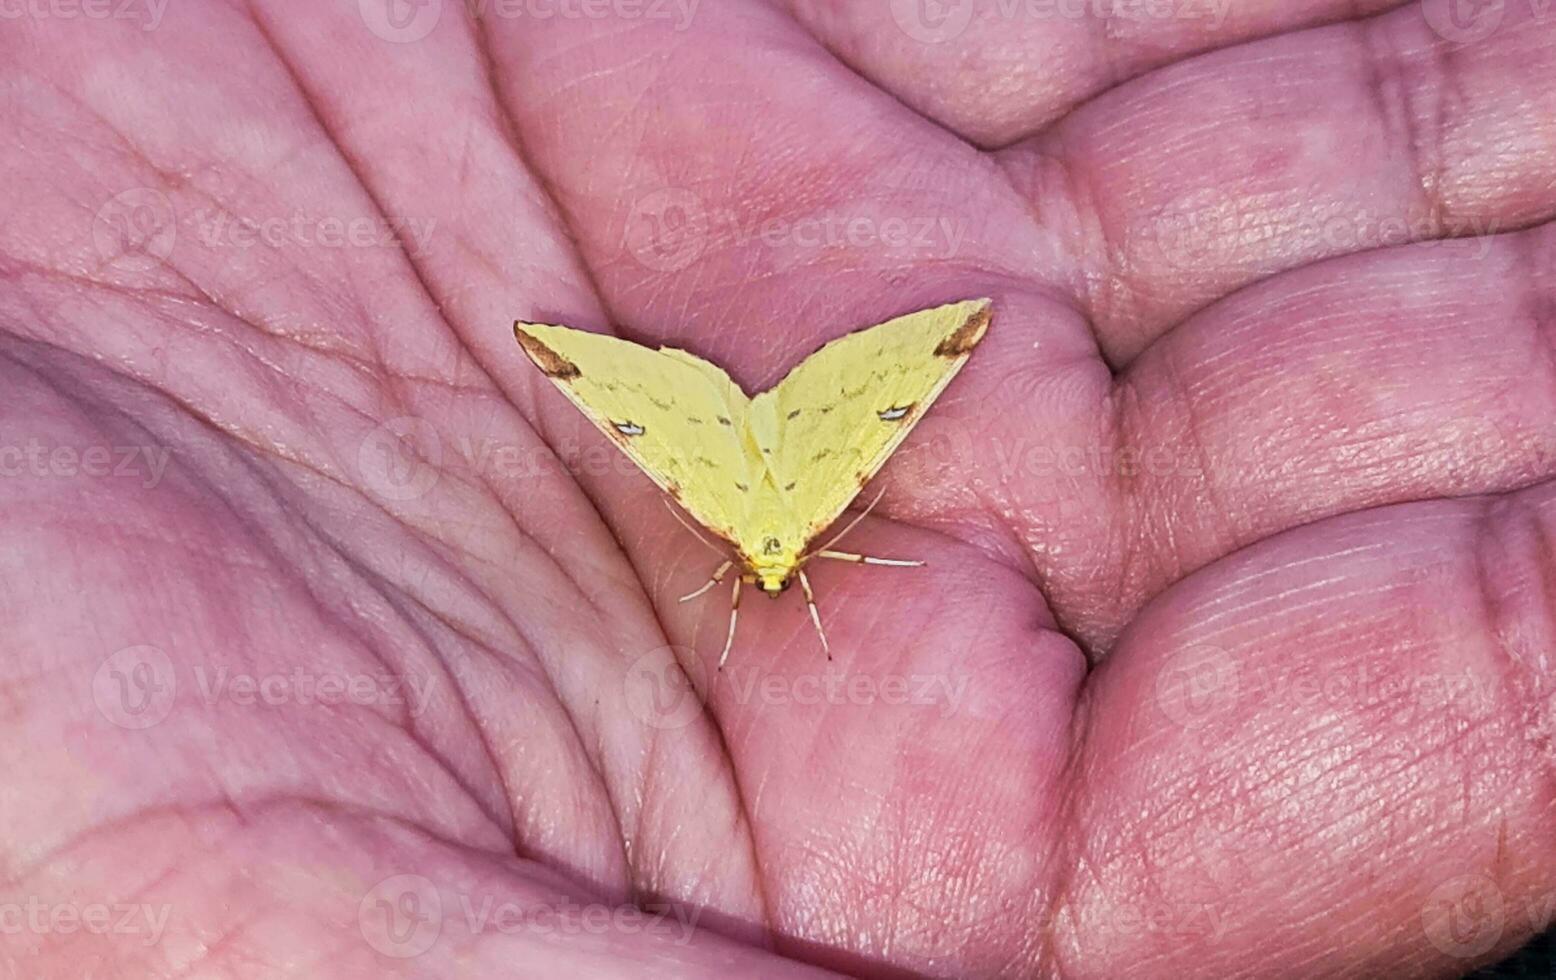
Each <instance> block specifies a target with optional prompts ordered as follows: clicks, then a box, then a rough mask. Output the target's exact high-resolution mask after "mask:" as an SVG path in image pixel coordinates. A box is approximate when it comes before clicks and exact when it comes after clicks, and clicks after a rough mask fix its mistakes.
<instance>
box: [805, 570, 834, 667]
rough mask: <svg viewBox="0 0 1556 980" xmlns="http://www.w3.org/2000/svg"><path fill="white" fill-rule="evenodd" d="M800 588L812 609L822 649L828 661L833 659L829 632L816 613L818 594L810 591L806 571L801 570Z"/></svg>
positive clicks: (811, 619)
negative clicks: (822, 626) (828, 638)
mask: <svg viewBox="0 0 1556 980" xmlns="http://www.w3.org/2000/svg"><path fill="white" fill-rule="evenodd" d="M799 573H800V588H802V589H804V590H805V605H807V606H809V607H810V621H811V622H813V623H815V624H816V635H817V636H819V637H821V649H823V650H825V651H826V654H827V659H828V660H831V659H832V646H831V644H829V643H827V631H826V630H824V629H822V628H821V613H819V612H817V611H816V594H815V593H814V592H812V591H811V590H810V579H808V578H806V577H805V569H803V568H802V569H800V570H799Z"/></svg>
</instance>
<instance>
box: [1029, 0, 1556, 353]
mask: <svg viewBox="0 0 1556 980" xmlns="http://www.w3.org/2000/svg"><path fill="white" fill-rule="evenodd" d="M1288 69H1289V70H1288ZM1553 72H1556V18H1540V17H1537V16H1535V15H1534V14H1533V13H1532V12H1531V11H1530V10H1529V9H1528V8H1526V7H1525V6H1524V5H1521V4H1509V5H1507V10H1506V16H1505V19H1504V20H1503V21H1502V22H1501V25H1500V27H1499V28H1498V30H1497V31H1496V32H1495V33H1493V34H1492V35H1490V36H1489V37H1486V38H1484V39H1480V40H1477V41H1475V42H1474V43H1472V44H1466V45H1460V44H1455V43H1452V42H1450V41H1448V40H1445V39H1444V38H1443V37H1442V36H1440V35H1439V34H1437V33H1434V31H1433V30H1432V28H1431V27H1429V26H1428V25H1427V24H1426V23H1424V22H1423V21H1422V18H1421V13H1420V10H1419V8H1417V7H1416V6H1414V5H1412V6H1411V7H1409V8H1403V9H1400V10H1398V11H1394V12H1392V13H1389V14H1385V15H1383V16H1381V17H1379V18H1377V19H1375V20H1370V21H1362V22H1357V23H1352V24H1345V25H1337V26H1334V27H1328V28H1323V29H1320V30H1314V31H1307V32H1304V33H1300V34H1293V35H1289V36H1282V37H1278V38H1271V39H1269V40H1265V41H1260V42H1257V43H1253V44H1249V45H1245V46H1242V47H1239V48H1234V49H1231V50H1229V51H1224V52H1219V53H1217V54H1215V55H1212V56H1208V57H1205V58H1200V59H1195V60H1194V61H1192V62H1188V63H1185V64H1182V65H1176V66H1173V67H1171V68H1166V69H1163V70H1162V71H1160V72H1156V73H1153V74H1152V75H1150V76H1147V77H1144V78H1141V79H1139V80H1138V81H1136V82H1134V83H1131V84H1130V85H1127V86H1124V87H1123V88H1121V89H1119V90H1118V91H1117V92H1113V93H1109V94H1108V95H1106V96H1104V97H1102V98H1100V99H1098V100H1097V101H1095V102H1094V103H1091V104H1089V105H1087V106H1085V107H1083V108H1081V109H1079V110H1077V111H1076V112H1075V113H1074V114H1073V115H1072V116H1070V117H1069V118H1067V119H1066V120H1065V121H1064V122H1063V123H1061V124H1060V125H1058V126H1057V127H1056V128H1055V129H1054V130H1053V131H1052V132H1050V133H1047V134H1044V135H1043V136H1042V137H1040V138H1038V139H1036V140H1034V141H1033V142H1032V143H1030V144H1023V145H1021V146H1018V147H1015V148H1013V149H1011V150H1010V151H1008V152H1007V153H1005V154H1004V155H1003V156H1002V161H1003V163H1004V164H1005V166H1006V168H1007V169H1008V171H1009V172H1010V173H1011V174H1012V175H1013V177H1014V178H1015V180H1016V182H1017V186H1018V187H1019V188H1021V189H1023V190H1024V193H1025V194H1026V196H1027V197H1028V198H1029V199H1030V200H1031V201H1032V202H1033V204H1034V206H1036V207H1040V208H1042V210H1043V213H1044V215H1045V216H1046V217H1047V220H1048V222H1049V223H1050V224H1052V223H1053V222H1055V221H1066V222H1068V223H1069V224H1068V227H1070V230H1071V232H1072V234H1073V236H1074V237H1075V239H1076V240H1079V241H1081V242H1083V243H1084V244H1083V245H1082V246H1080V249H1079V250H1080V251H1081V252H1082V253H1083V254H1082V257H1080V258H1079V259H1078V260H1077V261H1078V262H1079V263H1080V265H1081V268H1082V269H1083V272H1082V274H1081V275H1079V276H1078V278H1077V279H1076V280H1075V281H1077V282H1080V283H1086V284H1090V285H1089V286H1088V287H1087V290H1086V292H1085V293H1084V294H1083V295H1082V298H1081V299H1080V304H1081V305H1082V306H1083V308H1084V309H1086V310H1087V312H1088V313H1089V315H1090V317H1091V319H1092V321H1093V323H1094V325H1095V328H1096V331H1097V337H1098V340H1099V342H1100V343H1101V345H1102V347H1103V349H1104V350H1105V351H1106V352H1107V354H1108V356H1109V358H1110V360H1112V361H1113V362H1114V363H1115V364H1121V363H1125V362H1127V361H1128V360H1129V359H1130V358H1132V357H1133V356H1135V355H1136V354H1137V353H1138V352H1139V351H1141V350H1143V349H1144V348H1145V347H1146V346H1148V345H1149V344H1150V343H1151V342H1152V341H1153V340H1154V339H1155V338H1157V337H1159V336H1160V335H1161V334H1162V333H1163V332H1165V331H1166V330H1168V329H1170V328H1171V327H1172V325H1173V324H1175V323H1177V322H1178V321H1179V320H1181V319H1182V318H1183V317H1184V316H1185V315H1187V314H1188V313H1190V312H1191V311H1193V310H1195V309H1198V308H1199V307H1201V306H1203V305H1204V304H1206V303H1207V302H1209V301H1211V300H1213V299H1215V298H1217V297H1220V296H1223V295H1225V294H1227V293H1229V292H1231V291H1233V290H1235V289H1237V288H1238V287H1240V286H1242V285H1245V284H1247V283H1249V282H1253V281H1255V280H1257V279H1260V278H1262V277H1265V276H1268V275H1270V274H1271V273H1274V272H1278V271H1280V270H1282V269H1290V268H1294V267H1296V266H1300V265H1303V264H1306V263H1309V262H1312V261H1314V260H1316V259H1320V258H1324V257H1326V256H1333V255H1340V254H1346V253H1350V252H1355V251H1361V250H1366V249H1370V248H1374V247H1379V246H1387V245H1394V244H1402V243H1404V242H1408V241H1416V240H1423V239H1435V238H1442V237H1465V236H1471V235H1477V234H1487V233H1492V232H1503V231H1509V230H1515V229H1518V228H1520V227H1524V226H1527V225H1529V224H1532V223H1535V222H1538V221H1541V220H1544V219H1546V218H1548V217H1550V216H1551V215H1552V214H1553V213H1556V186H1553V185H1552V183H1551V181H1550V179H1549V175H1550V172H1551V170H1552V169H1553V167H1556V139H1553V138H1552V134H1553V133H1556V123H1552V122H1551V120H1553V119H1556V88H1553V87H1552V86H1549V85H1546V84H1544V81H1543V80H1544V79H1546V78H1548V77H1550V76H1551V75H1552V73H1553ZM1072 188H1079V190H1072ZM1072 214H1073V215H1074V216H1075V217H1073V218H1066V217H1064V216H1066V215H1072Z"/></svg>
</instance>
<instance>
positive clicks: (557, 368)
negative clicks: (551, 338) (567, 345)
mask: <svg viewBox="0 0 1556 980" xmlns="http://www.w3.org/2000/svg"><path fill="white" fill-rule="evenodd" d="M513 335H514V336H515V337H517V338H518V340H519V346H520V347H522V348H524V353H526V354H528V355H529V359H530V360H532V361H534V362H535V366H536V367H538V368H540V370H541V371H543V372H544V373H545V374H546V376H547V377H552V378H557V379H559V380H562V381H566V380H567V379H569V378H576V377H578V376H579V375H581V374H582V373H583V372H582V371H580V370H578V365H576V364H574V363H573V362H572V361H569V360H568V359H567V358H565V357H563V356H562V355H561V354H558V353H557V352H556V351H554V350H552V349H551V348H549V347H547V346H546V345H545V344H542V343H541V342H540V341H538V340H536V339H535V338H534V337H531V336H530V335H529V334H527V333H525V332H524V331H523V330H522V329H521V324H518V323H515V324H514V325H513Z"/></svg>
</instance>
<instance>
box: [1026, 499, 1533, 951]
mask: <svg viewBox="0 0 1556 980" xmlns="http://www.w3.org/2000/svg"><path fill="white" fill-rule="evenodd" d="M1553 544H1556V485H1552V484H1542V485H1541V486H1539V487H1535V488H1531V489H1528V490H1525V491H1521V492H1518V493H1515V494H1511V495H1508V496H1505V497H1493V498H1474V499H1467V500H1459V501H1443V502H1432V503H1416V504H1405V505H1400V506H1397V507H1390V508H1383V509H1378V510H1374V511H1370V512H1367V513H1363V514H1353V515H1348V516H1345V517H1341V518H1334V519H1331V520H1327V521H1323V522H1320V523H1318V524H1314V525H1310V526H1308V527H1304V528H1301V529H1298V530H1296V531H1293V532H1291V533H1289V534H1286V535H1283V536H1281V537H1279V538H1276V539H1273V540H1270V541H1266V542H1263V543H1261V544H1259V545H1257V546H1255V547H1254V548H1251V549H1249V550H1248V551H1246V552H1245V553H1243V554H1241V555H1238V556H1235V557H1233V558H1230V559H1227V560H1225V561H1223V562H1221V563H1218V564H1217V565H1215V566H1213V567H1212V568H1210V569H1207V570H1205V571H1204V572H1202V573H1200V574H1198V575H1196V576H1194V577H1192V578H1190V579H1188V580H1186V581H1185V582H1183V583H1181V584H1180V585H1179V586H1178V587H1176V588H1174V589H1173V590H1172V591H1171V592H1169V593H1168V594H1166V595H1164V596H1163V597H1162V598H1161V600H1160V601H1158V602H1157V603H1155V604H1153V605H1152V606H1151V607H1150V608H1149V609H1147V610H1146V611H1145V612H1144V613H1143V614H1142V615H1141V617H1140V619H1139V620H1138V621H1137V622H1136V623H1135V624H1133V625H1132V626H1131V628H1130V629H1129V631H1128V632H1127V633H1126V635H1125V636H1124V637H1123V638H1122V639H1121V641H1120V645H1119V647H1118V649H1117V651H1116V655H1115V657H1114V659H1112V660H1110V661H1109V662H1108V663H1107V664H1106V665H1104V666H1103V667H1102V668H1101V669H1100V670H1099V671H1098V672H1097V673H1095V674H1094V675H1093V676H1092V678H1091V680H1092V688H1091V690H1090V691H1089V693H1088V698H1087V700H1086V701H1085V703H1084V713H1085V716H1086V717H1087V718H1088V719H1089V724H1088V727H1087V730H1086V735H1085V742H1084V746H1083V748H1082V749H1081V750H1080V755H1079V758H1080V759H1081V760H1082V761H1080V762H1078V764H1077V765H1076V771H1077V772H1079V773H1083V774H1084V775H1083V777H1082V779H1081V782H1080V784H1079V785H1077V786H1076V787H1074V788H1073V792H1074V793H1075V794H1076V795H1075V797H1074V801H1075V809H1074V812H1073V813H1072V814H1071V820H1072V824H1073V828H1074V829H1073V830H1072V832H1071V833H1068V834H1064V833H1062V832H1061V834H1060V839H1062V840H1065V841H1069V842H1071V843H1072V844H1073V847H1072V850H1071V851H1070V853H1069V854H1068V855H1067V856H1066V860H1067V861H1068V862H1069V865H1070V867H1071V868H1072V869H1073V874H1074V877H1073V879H1072V880H1071V881H1070V882H1069V883H1068V884H1067V885H1066V886H1065V887H1064V890H1063V892H1062V893H1061V894H1059V895H1056V896H1055V897H1054V900H1053V901H1054V905H1053V907H1054V909H1055V910H1056V913H1057V914H1056V916H1055V920H1056V921H1058V922H1061V923H1063V927H1062V930H1061V932H1062V936H1061V938H1060V940H1059V941H1058V948H1059V950H1060V951H1061V953H1062V954H1063V958H1068V959H1070V960H1071V961H1073V962H1085V963H1087V964H1088V966H1089V967H1091V968H1093V969H1094V970H1095V971H1096V972H1097V973H1098V974H1099V975H1110V974H1113V973H1115V972H1116V970H1115V969H1113V967H1114V965H1115V964H1116V965H1117V966H1119V967H1122V966H1123V965H1124V964H1126V963H1128V964H1139V963H1141V962H1147V961H1148V962H1150V963H1152V964H1153V967H1152V972H1157V973H1161V974H1163V975H1192V976H1229V975H1238V974H1241V973H1243V972H1247V971H1251V970H1254V969H1255V968H1254V967H1252V966H1251V964H1256V963H1265V964H1267V963H1269V962H1272V961H1282V962H1291V961H1293V960H1294V959H1300V960H1301V961H1302V962H1303V963H1304V972H1311V973H1314V974H1321V975H1325V976H1340V975H1379V974H1382V973H1390V974H1394V975H1400V974H1404V973H1411V974H1419V975H1446V974H1458V973H1460V972H1463V971H1465V970H1468V969H1469V968H1470V967H1472V966H1473V965H1474V964H1475V963H1478V962H1484V961H1487V960H1491V959H1495V958H1496V957H1497V956H1498V955H1501V954H1505V953H1506V952H1507V951H1509V950H1511V949H1512V948H1515V947H1516V946H1518V945H1519V944H1520V943H1521V942H1522V941H1523V940H1525V939H1526V938H1527V937H1528V936H1530V935H1531V934H1532V933H1534V932H1537V931H1539V930H1541V929H1543V928H1544V927H1545V926H1546V925H1547V924H1549V922H1550V915H1551V914H1552V912H1556V907H1553V905H1552V903H1551V899H1552V897H1553V895H1556V847H1553V846H1552V843H1553V842H1552V837H1551V825H1550V812H1551V806H1552V803H1553V800H1556V752H1553V749H1552V732H1553V731H1556V590H1553V578H1552V569H1553V567H1556V565H1553V562H1552V555H1553ZM1082 828H1084V830H1082ZM1490 900H1494V901H1495V905H1496V908H1495V913H1494V918H1490V917H1488V915H1487V914H1488V913H1489V911H1490V909H1489V905H1490V904H1491V901H1490ZM1477 904H1478V905H1479V908H1478V910H1477V909H1476V906H1477ZM1466 912H1468V913H1469V914H1468V915H1466Z"/></svg>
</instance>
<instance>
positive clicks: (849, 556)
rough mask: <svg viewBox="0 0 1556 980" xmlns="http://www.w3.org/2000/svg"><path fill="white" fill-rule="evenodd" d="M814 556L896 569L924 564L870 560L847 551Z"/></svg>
mask: <svg viewBox="0 0 1556 980" xmlns="http://www.w3.org/2000/svg"><path fill="white" fill-rule="evenodd" d="M816 554H818V555H820V556H821V557H822V558H836V559H837V560H838V561H852V562H864V563H865V564H866V565H894V566H896V567H897V568H918V567H919V566H920V565H922V564H924V563H923V562H921V561H910V560H907V559H903V558H871V557H870V556H869V555H856V554H853V553H852V552H848V551H818V552H816Z"/></svg>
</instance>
